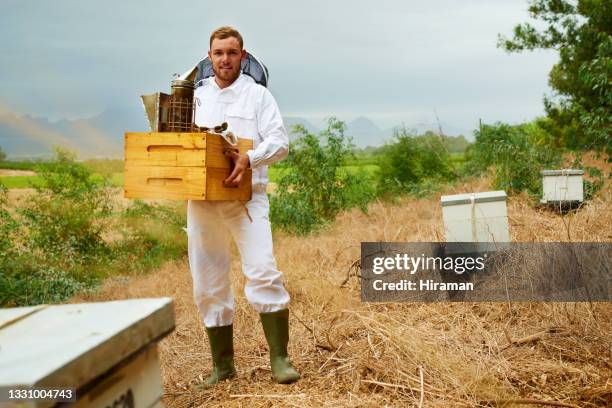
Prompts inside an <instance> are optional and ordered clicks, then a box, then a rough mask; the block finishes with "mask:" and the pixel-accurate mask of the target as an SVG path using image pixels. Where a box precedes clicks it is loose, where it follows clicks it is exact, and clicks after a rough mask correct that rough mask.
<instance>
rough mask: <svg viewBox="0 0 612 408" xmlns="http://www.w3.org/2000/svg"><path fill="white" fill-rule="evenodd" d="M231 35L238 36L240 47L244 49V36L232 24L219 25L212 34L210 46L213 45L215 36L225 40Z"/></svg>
mask: <svg viewBox="0 0 612 408" xmlns="http://www.w3.org/2000/svg"><path fill="white" fill-rule="evenodd" d="M230 37H235V38H237V39H238V42H239V43H240V49H242V47H243V45H244V44H243V42H242V36H241V35H240V33H239V32H238V30H236V29H235V28H234V27H230V26H224V27H219V28H217V29H216V30H215V31H213V32H212V34H211V35H210V43H209V45H208V46H209V47H212V43H213V40H214V39H215V38H217V39H219V40H225V39H226V38H230Z"/></svg>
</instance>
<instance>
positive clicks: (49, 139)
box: [0, 107, 447, 159]
mask: <svg viewBox="0 0 612 408" xmlns="http://www.w3.org/2000/svg"><path fill="white" fill-rule="evenodd" d="M283 120H284V123H285V127H286V128H287V130H288V131H289V132H290V139H295V138H296V137H297V135H296V134H295V133H293V132H291V130H292V128H293V126H294V125H302V126H304V128H305V129H306V130H307V131H308V132H310V133H315V134H317V133H319V132H320V131H321V129H320V128H319V127H317V126H316V125H314V124H313V123H312V122H311V121H309V120H308V119H305V118H302V117H297V116H287V117H284V118H283ZM345 123H346V125H347V128H346V131H345V134H346V135H348V136H350V137H351V138H352V141H353V143H354V144H355V145H356V146H357V147H367V146H380V145H382V144H384V143H385V141H389V140H390V139H391V138H392V136H393V128H389V129H381V128H379V127H378V126H377V125H376V124H375V123H374V122H373V121H372V120H370V119H368V118H367V117H365V116H360V117H358V118H356V119H353V120H351V121H346V122H345ZM446 129H447V126H445V130H446ZM148 130H149V128H148V122H147V120H146V118H145V114H144V111H143V109H142V108H140V107H130V108H121V109H120V108H117V109H108V110H105V111H103V112H102V113H100V114H98V115H96V116H93V117H90V118H86V119H75V120H66V119H62V120H59V121H55V122H54V121H50V120H48V119H47V118H40V117H32V116H28V115H26V116H19V115H16V114H13V113H10V112H6V111H5V112H0V148H2V150H4V151H5V152H6V153H7V155H8V157H9V158H14V159H19V158H35V157H42V156H48V155H49V154H50V152H51V150H52V146H54V145H58V146H61V147H67V148H69V149H71V150H74V151H76V153H77V154H78V156H79V157H81V158H90V157H107V158H120V157H122V155H123V134H124V132H126V131H133V132H139V131H148ZM426 130H433V129H432V126H431V125H428V126H423V125H422V126H415V127H414V131H416V132H425V131H426Z"/></svg>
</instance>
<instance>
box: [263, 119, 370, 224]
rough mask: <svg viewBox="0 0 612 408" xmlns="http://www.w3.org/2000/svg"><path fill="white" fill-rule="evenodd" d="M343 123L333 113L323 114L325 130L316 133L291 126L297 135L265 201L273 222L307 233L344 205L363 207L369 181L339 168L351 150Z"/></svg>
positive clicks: (360, 174) (368, 197)
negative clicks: (325, 119)
mask: <svg viewBox="0 0 612 408" xmlns="http://www.w3.org/2000/svg"><path fill="white" fill-rule="evenodd" d="M345 128H346V126H345V124H344V123H343V122H341V121H339V120H337V119H335V118H330V119H329V121H328V127H327V129H326V130H324V131H322V132H321V133H320V134H319V135H318V136H317V135H314V134H312V133H309V132H308V131H307V130H306V129H305V128H304V127H303V126H300V125H298V126H295V127H294V129H293V133H294V134H296V135H297V136H298V137H297V139H296V141H295V142H294V143H293V144H292V145H291V148H290V149H289V155H288V157H287V159H286V160H285V161H284V163H283V165H282V167H283V171H282V172H281V175H280V178H279V181H278V183H277V187H276V191H275V193H274V194H273V195H272V196H271V200H270V219H271V221H272V224H273V225H274V226H276V227H280V228H282V229H285V230H287V231H290V232H293V233H297V234H307V233H310V232H313V231H315V230H317V229H319V228H320V227H321V226H323V225H325V224H326V223H328V222H330V221H333V220H334V218H335V217H336V215H337V214H338V213H339V212H340V211H342V210H344V209H347V208H351V207H360V208H361V209H362V210H364V211H365V210H366V209H367V203H368V202H369V201H370V200H371V199H372V198H374V196H375V190H374V187H373V181H374V180H371V179H370V178H369V177H368V176H367V174H366V173H365V172H357V173H352V172H349V171H346V170H343V166H344V165H345V164H346V162H347V160H348V159H350V158H352V155H353V154H352V150H353V145H352V143H351V141H350V140H349V138H348V137H347V136H346V135H345V133H344V132H345Z"/></svg>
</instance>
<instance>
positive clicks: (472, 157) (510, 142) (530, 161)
mask: <svg viewBox="0 0 612 408" xmlns="http://www.w3.org/2000/svg"><path fill="white" fill-rule="evenodd" d="M475 135H476V141H475V143H474V144H472V145H471V146H470V147H469V148H468V150H467V152H466V165H465V167H464V174H465V175H477V174H481V173H483V172H484V171H486V170H487V169H488V168H489V167H491V166H493V167H494V172H495V180H494V187H495V188H497V189H501V190H505V191H506V192H508V193H517V192H520V191H527V192H529V193H531V194H534V195H539V194H541V189H542V182H541V177H540V170H542V169H544V168H550V167H554V166H557V165H559V164H560V163H561V153H560V151H559V150H558V149H556V148H554V147H553V146H551V145H550V143H549V135H548V134H547V132H546V131H545V130H544V129H542V127H540V126H539V125H538V123H535V122H534V123H527V124H522V125H516V126H511V125H507V124H504V123H496V124H494V125H482V127H481V129H480V130H479V131H476V132H475Z"/></svg>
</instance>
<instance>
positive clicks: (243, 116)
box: [194, 74, 289, 187]
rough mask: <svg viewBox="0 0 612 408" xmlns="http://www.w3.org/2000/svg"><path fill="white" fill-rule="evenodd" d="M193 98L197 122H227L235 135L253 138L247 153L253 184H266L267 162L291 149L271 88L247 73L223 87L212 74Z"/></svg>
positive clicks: (274, 160) (209, 125) (281, 156)
mask: <svg viewBox="0 0 612 408" xmlns="http://www.w3.org/2000/svg"><path fill="white" fill-rule="evenodd" d="M194 102H195V104H196V112H195V120H194V122H195V124H196V125H198V126H206V127H209V128H212V127H214V126H217V125H220V124H221V123H223V122H227V124H228V125H229V130H230V131H231V132H233V133H234V134H235V135H236V136H238V137H242V138H245V139H253V150H250V151H249V152H248V153H247V154H248V156H249V160H250V162H251V168H252V169H253V186H258V185H263V186H264V187H265V185H267V184H268V165H270V164H272V163H275V162H277V161H279V160H282V159H284V158H285V157H286V156H287V153H288V151H289V137H288V136H287V130H285V126H284V125H283V119H282V117H281V114H280V111H279V109H278V105H277V104H276V100H275V99H274V97H273V96H272V94H271V93H270V91H268V90H267V89H266V88H265V87H263V86H262V85H259V84H257V83H256V82H255V81H254V80H253V78H251V77H250V76H248V75H244V74H240V76H239V77H238V79H236V81H234V83H233V84H232V85H230V86H228V87H227V88H223V89H221V88H219V86H218V85H217V83H216V82H215V78H214V77H209V78H207V79H205V80H204V81H203V85H201V86H199V87H198V88H196V90H195V92H194ZM258 187H259V186H258Z"/></svg>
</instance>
